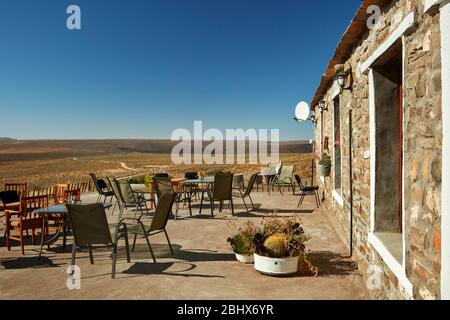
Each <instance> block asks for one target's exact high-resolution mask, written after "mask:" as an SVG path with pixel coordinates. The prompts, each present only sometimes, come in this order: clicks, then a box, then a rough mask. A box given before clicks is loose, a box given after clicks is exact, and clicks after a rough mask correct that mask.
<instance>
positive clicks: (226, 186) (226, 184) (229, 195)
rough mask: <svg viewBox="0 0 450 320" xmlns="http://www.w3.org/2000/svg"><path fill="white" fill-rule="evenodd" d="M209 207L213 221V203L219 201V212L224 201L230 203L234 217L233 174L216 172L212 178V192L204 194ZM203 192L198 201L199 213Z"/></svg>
mask: <svg viewBox="0 0 450 320" xmlns="http://www.w3.org/2000/svg"><path fill="white" fill-rule="evenodd" d="M206 193H207V195H208V198H209V202H210V205H211V218H213V219H214V202H215V201H219V212H222V209H223V203H224V201H229V202H230V207H231V214H232V215H233V216H234V204H233V174H232V173H230V172H218V173H216V175H215V176H214V187H213V190H212V191H208V192H206ZM203 199H204V192H202V199H201V201H200V213H202V207H203Z"/></svg>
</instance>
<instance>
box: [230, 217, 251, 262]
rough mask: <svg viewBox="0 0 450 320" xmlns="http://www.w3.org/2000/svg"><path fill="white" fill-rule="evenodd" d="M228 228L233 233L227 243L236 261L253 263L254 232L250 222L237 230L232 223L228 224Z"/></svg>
mask: <svg viewBox="0 0 450 320" xmlns="http://www.w3.org/2000/svg"><path fill="white" fill-rule="evenodd" d="M229 227H230V228H231V229H233V230H234V232H233V235H232V236H231V237H229V238H228V243H229V244H230V246H231V248H232V249H233V252H234V254H235V255H236V259H237V260H238V261H239V262H241V263H245V264H251V263H253V254H254V252H255V245H254V243H253V238H254V236H255V232H256V228H255V226H254V224H253V223H252V222H251V221H247V222H246V223H245V224H244V225H243V226H242V227H240V228H237V227H236V225H235V224H234V223H232V222H230V223H229Z"/></svg>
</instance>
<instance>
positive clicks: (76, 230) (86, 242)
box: [67, 203, 130, 279]
mask: <svg viewBox="0 0 450 320" xmlns="http://www.w3.org/2000/svg"><path fill="white" fill-rule="evenodd" d="M67 209H68V213H69V219H70V223H71V226H72V232H73V237H74V240H75V241H74V244H73V247H72V260H71V265H72V266H74V265H75V258H76V253H77V249H78V248H80V247H87V248H88V250H89V260H90V262H91V264H94V255H93V253H92V249H93V246H95V247H94V248H102V247H103V248H104V247H106V248H111V249H112V271H111V278H113V279H114V278H115V277H116V260H117V244H118V241H119V239H121V238H125V250H126V254H127V262H130V249H129V244H128V232H127V225H126V224H125V223H124V222H123V221H119V222H118V224H117V226H116V228H115V233H114V240H113V238H112V237H111V232H110V230H109V225H108V219H107V218H106V211H105V208H104V206H103V204H101V203H94V204H87V205H72V204H68V205H67Z"/></svg>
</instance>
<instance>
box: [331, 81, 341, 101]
mask: <svg viewBox="0 0 450 320" xmlns="http://www.w3.org/2000/svg"><path fill="white" fill-rule="evenodd" d="M340 94H341V87H340V86H339V85H338V84H337V83H336V81H334V82H333V86H332V87H331V91H330V103H331V102H333V100H334V99H335V98H336V97H337V96H338V95H340Z"/></svg>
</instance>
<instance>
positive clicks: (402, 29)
mask: <svg viewBox="0 0 450 320" xmlns="http://www.w3.org/2000/svg"><path fill="white" fill-rule="evenodd" d="M415 24H416V15H415V13H414V12H411V13H410V14H408V15H407V16H406V17H405V18H404V19H403V21H402V22H401V23H400V24H399V26H398V27H397V28H396V29H395V30H394V31H393V32H392V34H391V35H390V36H389V37H388V38H387V39H386V40H385V42H384V43H382V44H381V45H380V46H379V47H378V49H376V50H375V52H374V53H373V54H372V56H370V57H369V58H368V59H367V60H366V61H365V62H364V63H363V64H362V65H361V68H360V72H361V73H365V74H366V73H369V105H370V230H369V235H368V241H369V243H370V244H371V245H372V246H373V248H374V249H375V250H376V251H377V252H378V254H379V255H380V256H381V258H382V259H383V261H384V262H385V263H386V265H387V266H388V267H389V269H390V270H391V271H392V272H393V273H394V274H395V276H396V277H397V279H398V281H399V283H400V285H401V286H402V287H403V294H404V295H405V296H406V297H408V298H412V297H413V285H412V283H411V282H410V281H409V279H408V277H407V275H406V231H405V210H404V209H405V202H404V201H405V198H404V197H403V202H402V209H401V210H402V226H403V234H402V246H403V250H402V261H401V262H399V261H397V259H395V257H394V256H393V255H392V254H391V252H389V250H388V249H387V248H386V246H385V245H384V244H383V242H382V241H381V240H380V238H379V237H378V236H377V234H376V233H375V209H376V208H375V192H376V188H375V187H376V185H375V181H376V171H375V168H376V123H375V112H376V106H375V84H374V75H373V70H372V68H371V67H372V65H373V64H374V63H375V62H376V61H377V60H378V59H379V58H380V57H381V56H382V55H383V54H384V53H386V52H387V51H388V50H389V49H390V48H391V47H392V46H393V45H394V44H395V43H396V42H397V41H398V40H400V39H401V40H402V51H403V59H402V60H403V61H402V64H403V83H404V82H405V81H404V80H405V79H404V77H405V72H404V61H405V37H404V36H405V34H407V33H408V32H409V31H410V30H411V29H412V28H413V27H414V26H415ZM402 109H403V111H402V112H403V113H404V110H405V101H404V99H403V106H402ZM403 130H405V126H403ZM403 137H405V135H404V134H403ZM404 148H405V144H403V150H402V152H403V153H404ZM404 168H405V160H404V157H403V167H402V179H403V181H404V177H405V172H404ZM402 185H403V194H404V190H405V184H404V183H403V184H402Z"/></svg>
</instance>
